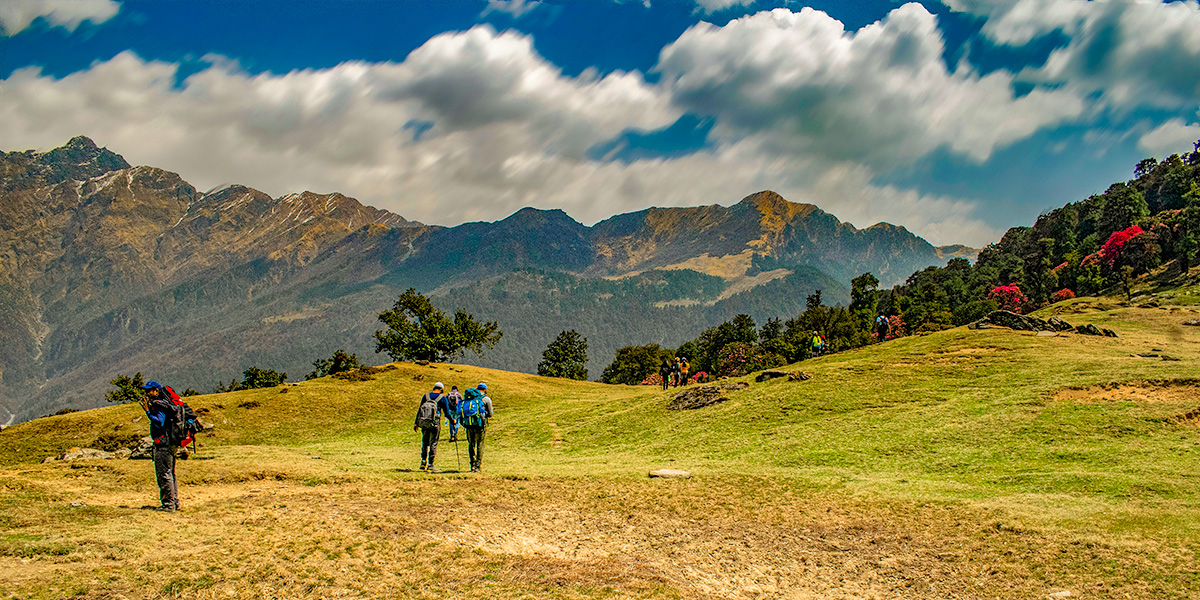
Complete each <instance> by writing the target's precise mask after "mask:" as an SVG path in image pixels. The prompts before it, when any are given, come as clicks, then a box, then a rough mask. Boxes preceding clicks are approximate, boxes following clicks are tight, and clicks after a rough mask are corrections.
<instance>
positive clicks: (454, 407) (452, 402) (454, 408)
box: [446, 385, 462, 443]
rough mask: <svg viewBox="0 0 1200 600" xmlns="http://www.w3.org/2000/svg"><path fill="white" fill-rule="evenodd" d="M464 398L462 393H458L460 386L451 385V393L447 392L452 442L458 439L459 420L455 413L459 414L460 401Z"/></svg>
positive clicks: (448, 420)
mask: <svg viewBox="0 0 1200 600" xmlns="http://www.w3.org/2000/svg"><path fill="white" fill-rule="evenodd" d="M461 400H462V394H460V393H458V386H457V385H452V386H450V393H449V394H446V408H447V412H446V422H447V423H449V424H450V439H449V440H447V441H449V442H450V443H454V442H457V441H458V421H456V420H455V415H456V414H458V403H459V402H460V401H461Z"/></svg>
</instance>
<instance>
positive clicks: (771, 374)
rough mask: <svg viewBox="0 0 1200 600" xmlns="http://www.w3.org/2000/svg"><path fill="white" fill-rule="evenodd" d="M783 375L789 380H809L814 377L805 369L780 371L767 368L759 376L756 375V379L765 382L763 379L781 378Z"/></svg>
mask: <svg viewBox="0 0 1200 600" xmlns="http://www.w3.org/2000/svg"><path fill="white" fill-rule="evenodd" d="M781 377H787V380H788V381H808V380H809V379H812V375H809V374H808V373H805V372H804V371H790V372H789V371H780V370H777V369H767V370H766V371H763V372H762V373H759V374H758V377H755V378H754V380H755V381H758V382H763V381H767V380H769V379H779V378H781Z"/></svg>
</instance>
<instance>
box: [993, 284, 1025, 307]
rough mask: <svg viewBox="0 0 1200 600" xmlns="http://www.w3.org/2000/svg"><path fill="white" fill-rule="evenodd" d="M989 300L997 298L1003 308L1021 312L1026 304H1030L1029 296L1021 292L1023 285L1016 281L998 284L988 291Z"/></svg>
mask: <svg viewBox="0 0 1200 600" xmlns="http://www.w3.org/2000/svg"><path fill="white" fill-rule="evenodd" d="M988 300H995V301H996V303H997V304H999V305H1000V308H1001V310H1007V311H1010V312H1015V313H1017V314H1020V313H1021V311H1022V310H1024V308H1025V306H1026V305H1027V304H1029V298H1028V297H1026V296H1025V294H1024V293H1022V292H1021V287H1020V286H1018V285H1017V284H1015V283H1010V284H1008V285H998V286H996V287H994V288H992V291H991V292H988Z"/></svg>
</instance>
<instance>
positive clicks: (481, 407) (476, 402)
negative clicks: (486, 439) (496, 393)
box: [458, 383, 492, 473]
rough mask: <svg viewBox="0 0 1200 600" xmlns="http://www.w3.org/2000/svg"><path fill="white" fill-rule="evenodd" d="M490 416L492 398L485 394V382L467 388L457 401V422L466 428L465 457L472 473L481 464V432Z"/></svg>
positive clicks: (485, 427)
mask: <svg viewBox="0 0 1200 600" xmlns="http://www.w3.org/2000/svg"><path fill="white" fill-rule="evenodd" d="M490 418H492V399H491V398H490V397H489V396H488V395H487V384H486V383H480V384H479V385H478V386H477V387H473V388H470V389H468V390H467V391H466V394H465V395H464V396H463V399H462V402H459V403H458V422H459V423H461V424H462V427H463V429H465V430H467V458H468V459H469V460H470V463H471V472H472V473H478V472H479V469H480V467H481V465H482V464H483V434H484V432H485V431H486V430H487V424H488V419H490Z"/></svg>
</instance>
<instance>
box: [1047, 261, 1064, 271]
mask: <svg viewBox="0 0 1200 600" xmlns="http://www.w3.org/2000/svg"><path fill="white" fill-rule="evenodd" d="M1065 268H1067V263H1066V261H1063V264H1061V265H1058V266H1057V267H1054V268H1053V269H1050V270H1051V271H1053V272H1055V273H1057V272H1059V271H1061V270H1063V269H1065Z"/></svg>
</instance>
